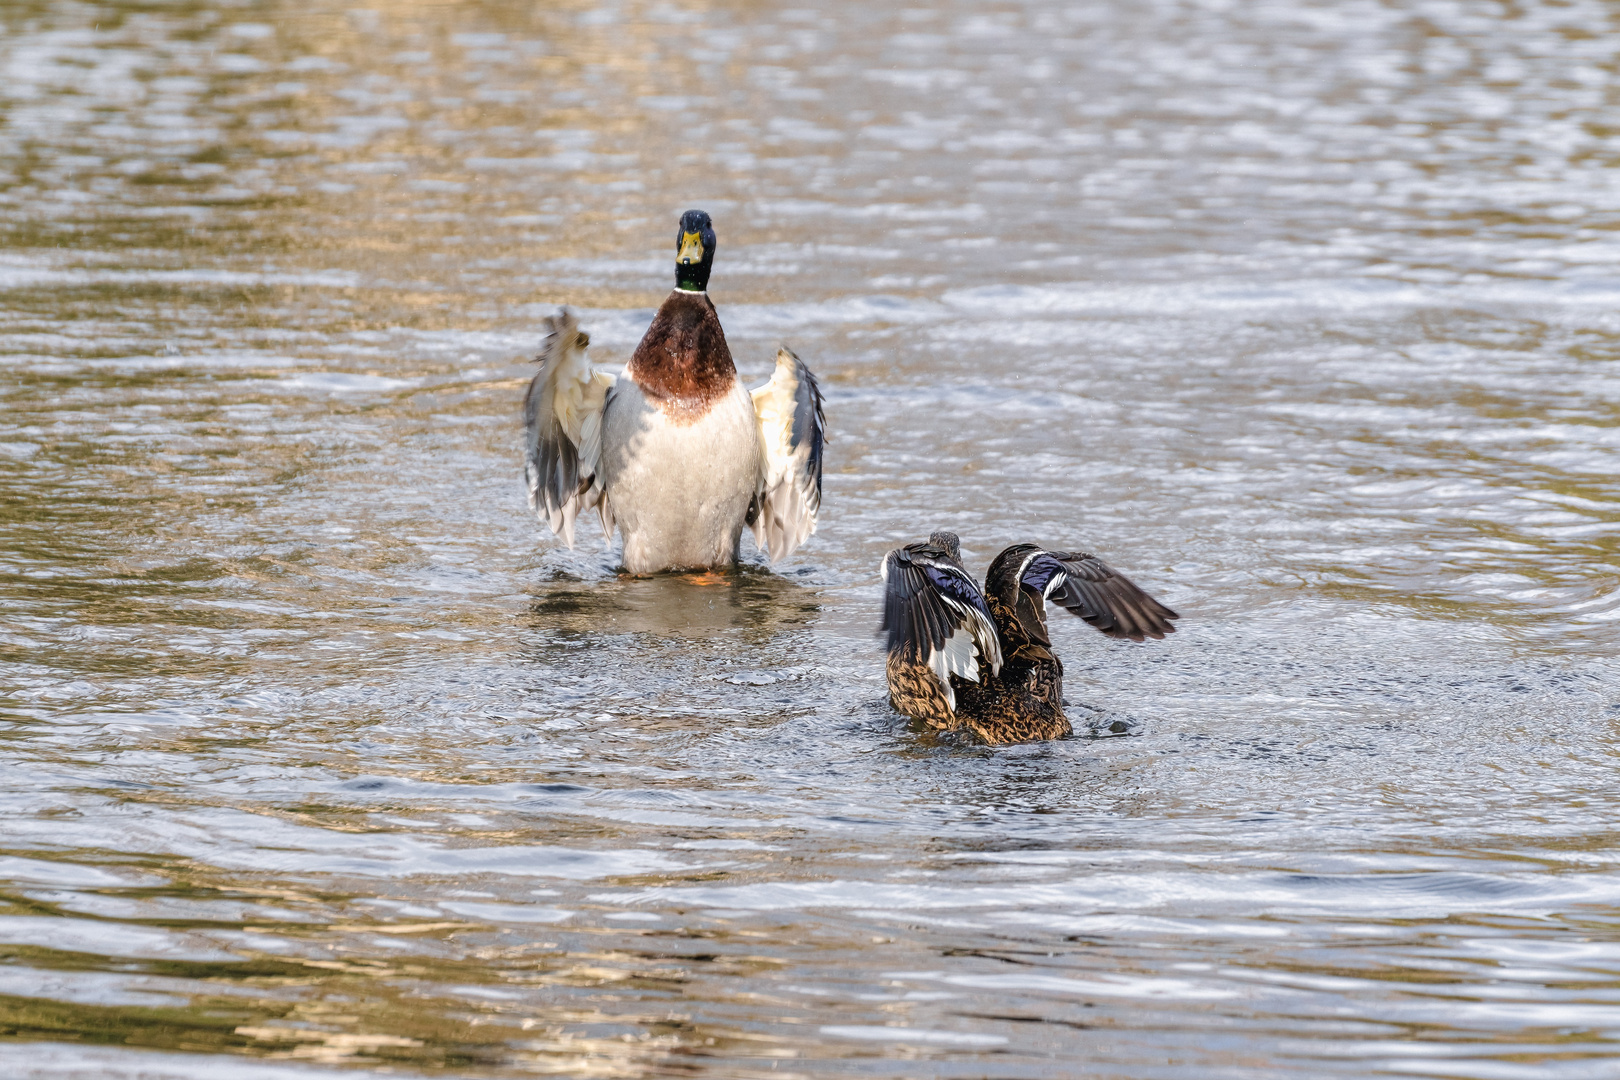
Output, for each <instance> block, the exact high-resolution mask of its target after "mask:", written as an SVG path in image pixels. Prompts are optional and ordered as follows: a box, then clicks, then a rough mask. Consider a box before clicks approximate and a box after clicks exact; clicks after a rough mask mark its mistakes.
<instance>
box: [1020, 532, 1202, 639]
mask: <svg viewBox="0 0 1620 1080" xmlns="http://www.w3.org/2000/svg"><path fill="white" fill-rule="evenodd" d="M1019 584H1020V585H1021V586H1023V587H1024V588H1028V589H1032V590H1034V591H1035V592H1036V593H1037V594H1039V595H1041V596H1042V597H1044V598H1045V599H1047V600H1050V601H1051V602H1052V603H1054V604H1057V605H1058V606H1060V607H1064V608H1067V609H1068V610H1069V611H1071V612H1073V613H1074V614H1075V615H1078V616H1079V617H1080V618H1082V619H1084V620H1085V621H1086V622H1088V623H1090V624H1091V625H1092V626H1094V627H1096V628H1097V629H1098V630H1101V631H1102V632H1103V633H1105V634H1107V635H1108V636H1109V637H1116V638H1130V639H1131V640H1132V641H1142V640H1143V639H1145V638H1156V639H1157V638H1162V637H1164V635H1166V634H1173V633H1175V632H1176V628H1175V626H1174V625H1173V624H1172V623H1171V620H1172V619H1178V618H1180V617H1181V616H1179V615H1177V614H1176V613H1175V612H1174V611H1171V610H1170V609H1169V608H1167V607H1165V606H1164V605H1163V604H1161V603H1159V602H1158V601H1157V600H1155V599H1154V598H1153V597H1151V596H1149V595H1148V594H1147V593H1146V592H1144V591H1143V590H1142V588H1141V586H1139V585H1137V584H1136V582H1134V581H1132V580H1131V579H1130V578H1128V577H1126V576H1125V575H1124V574H1122V573H1120V572H1119V571H1118V570H1115V569H1114V568H1113V567H1112V566H1109V565H1108V564H1107V563H1105V562H1103V561H1102V560H1101V559H1099V558H1097V556H1095V555H1087V554H1085V553H1083V552H1067V551H1039V552H1037V553H1036V554H1034V555H1032V556H1031V557H1030V558H1028V559H1027V560H1026V561H1025V563H1024V565H1023V567H1022V569H1021V570H1020V573H1019Z"/></svg>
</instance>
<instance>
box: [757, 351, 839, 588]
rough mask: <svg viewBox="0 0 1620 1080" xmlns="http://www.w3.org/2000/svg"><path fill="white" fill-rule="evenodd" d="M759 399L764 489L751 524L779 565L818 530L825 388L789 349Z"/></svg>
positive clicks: (778, 356) (779, 355) (780, 353)
mask: <svg viewBox="0 0 1620 1080" xmlns="http://www.w3.org/2000/svg"><path fill="white" fill-rule="evenodd" d="M753 397H754V415H755V416H756V417H758V419H759V445H760V455H761V461H760V487H759V495H758V497H757V498H756V501H755V505H754V508H753V514H752V516H751V517H750V518H749V522H748V524H749V525H751V526H753V529H754V539H755V540H756V541H757V542H758V543H759V544H760V545H761V546H762V547H764V548H766V549H767V550H768V551H769V552H770V553H771V561H772V562H775V561H776V560H778V559H784V558H786V557H787V556H789V555H791V554H793V551H794V549H795V548H797V547H798V546H799V545H800V544H802V543H804V541H805V539H806V538H807V537H809V535H810V534H811V533H813V532H815V531H816V512H817V511H818V510H820V509H821V445H822V440H823V437H824V431H825V421H824V419H823V417H822V414H821V389H820V387H818V386H817V385H816V377H815V376H814V375H812V374H811V373H810V369H809V368H807V367H805V366H804V361H803V360H800V359H799V358H798V357H797V356H795V355H794V354H793V352H792V350H790V349H785V348H784V349H781V350H779V351H778V352H777V354H776V371H775V373H774V374H772V375H771V381H770V382H768V383H766V384H765V385H764V386H761V387H760V388H759V389H758V390H755V391H754V392H753Z"/></svg>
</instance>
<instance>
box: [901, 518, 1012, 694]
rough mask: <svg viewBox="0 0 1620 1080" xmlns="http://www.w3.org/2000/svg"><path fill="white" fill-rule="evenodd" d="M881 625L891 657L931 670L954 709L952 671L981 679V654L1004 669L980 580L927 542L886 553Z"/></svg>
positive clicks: (994, 668) (996, 668) (995, 668)
mask: <svg viewBox="0 0 1620 1080" xmlns="http://www.w3.org/2000/svg"><path fill="white" fill-rule="evenodd" d="M883 582H884V589H883V625H882V626H881V627H880V630H881V631H883V632H884V633H886V634H887V636H888V651H889V655H890V657H892V658H899V659H901V660H904V661H906V662H910V663H920V664H923V665H925V666H927V667H928V668H929V669H930V670H932V671H933V673H934V675H935V676H936V677H937V678H938V679H939V681H940V683H941V685H942V686H943V688H944V694H945V697H946V700H947V701H948V702H949V704H950V707H951V708H952V709H955V708H956V695H955V693H954V692H953V691H952V690H951V676H952V675H956V676H959V677H961V678H964V679H967V680H968V681H969V682H978V681H979V657H981V656H982V657H983V658H984V661H985V663H987V664H988V665H989V666H990V670H991V671H992V672H995V671H999V670H1000V668H1001V663H1002V658H1001V638H1000V637H999V636H998V635H997V633H996V621H995V619H994V618H993V617H992V616H991V614H990V606H989V605H988V604H987V603H986V602H985V599H984V594H983V593H982V592H980V591H979V584H978V582H976V581H974V580H973V578H972V577H971V576H970V575H969V574H968V572H967V571H966V570H964V569H963V568H962V564H961V563H960V562H958V561H957V560H955V559H953V558H951V557H950V556H948V555H946V554H945V553H944V552H942V551H940V550H938V549H937V548H934V547H932V546H931V545H928V544H908V545H907V546H905V547H903V548H895V549H894V550H893V551H891V552H889V554H888V555H886V556H884V558H883Z"/></svg>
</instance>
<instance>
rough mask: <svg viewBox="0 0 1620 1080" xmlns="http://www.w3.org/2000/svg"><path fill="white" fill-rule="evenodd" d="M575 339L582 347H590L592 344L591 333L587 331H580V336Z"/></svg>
mask: <svg viewBox="0 0 1620 1080" xmlns="http://www.w3.org/2000/svg"><path fill="white" fill-rule="evenodd" d="M575 341H576V343H577V344H578V345H579V347H580V348H582V349H584V348H588V347H589V346H590V344H591V335H589V334H587V333H586V332H585V331H583V330H581V331H580V332H579V337H578V338H576V339H575Z"/></svg>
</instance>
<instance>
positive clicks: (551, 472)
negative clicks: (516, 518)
mask: <svg viewBox="0 0 1620 1080" xmlns="http://www.w3.org/2000/svg"><path fill="white" fill-rule="evenodd" d="M545 326H546V327H547V328H548V329H549V330H550V331H551V332H550V333H549V334H548V335H547V336H546V340H545V343H544V344H543V345H541V346H540V355H539V356H537V357H536V358H535V359H536V360H537V361H539V364H540V373H539V374H538V375H536V376H535V377H534V381H533V382H531V383H529V392H528V395H527V396H526V397H524V399H523V421H524V423H523V427H524V463H523V476H524V480H525V481H526V482H527V485H528V490H529V507H530V508H531V509H532V510H533V511H534V512H535V514H536V515H537V516H539V517H540V518H541V519H542V520H544V521H545V522H546V524H548V525H550V526H551V531H552V532H554V533H556V534H557V535H558V536H560V537H562V539H563V542H564V543H565V544H567V545H568V546H569V547H573V546H574V519H575V518H577V517H578V516H579V514H580V512H581V511H583V510H589V509H591V508H592V507H595V508H596V510H597V511H598V512H599V513H600V514H601V517H602V528H603V530H604V531H605V532H607V533H608V534H609V535H610V536H611V535H612V531H613V516H612V510H611V509H610V508H609V507H608V505H607V500H606V498H605V496H604V494H603V491H602V486H601V483H600V481H599V479H598V477H597V465H598V463H599V461H600V459H601V456H602V412H603V410H604V409H605V408H606V407H607V396H608V391H609V390H611V389H612V387H613V383H614V377H613V376H612V375H610V374H608V373H607V372H605V371H597V370H596V369H594V368H593V367H591V364H590V361H589V360H587V359H585V347H586V346H587V345H589V344H590V340H591V339H590V338H589V336H587V335H586V334H584V333H581V332H580V329H579V321H578V320H577V319H575V318H574V314H573V312H571V311H569V310H568V309H567V308H564V309H563V310H561V311H559V312H557V314H555V315H552V316H549V317H548V318H547V319H546V320H545Z"/></svg>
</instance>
